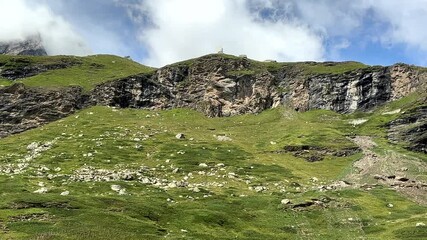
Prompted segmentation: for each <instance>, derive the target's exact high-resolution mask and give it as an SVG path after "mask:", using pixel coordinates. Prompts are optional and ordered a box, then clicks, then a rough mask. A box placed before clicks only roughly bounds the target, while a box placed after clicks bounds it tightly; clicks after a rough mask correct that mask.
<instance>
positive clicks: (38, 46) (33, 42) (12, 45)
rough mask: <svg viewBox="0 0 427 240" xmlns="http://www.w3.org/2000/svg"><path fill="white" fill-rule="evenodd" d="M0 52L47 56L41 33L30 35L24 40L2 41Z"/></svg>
mask: <svg viewBox="0 0 427 240" xmlns="http://www.w3.org/2000/svg"><path fill="white" fill-rule="evenodd" d="M0 54H6V55H32V56H46V55H47V53H46V50H45V48H44V46H43V44H42V40H41V38H40V35H35V36H30V37H28V38H27V39H25V40H23V41H19V40H17V41H11V42H0Z"/></svg>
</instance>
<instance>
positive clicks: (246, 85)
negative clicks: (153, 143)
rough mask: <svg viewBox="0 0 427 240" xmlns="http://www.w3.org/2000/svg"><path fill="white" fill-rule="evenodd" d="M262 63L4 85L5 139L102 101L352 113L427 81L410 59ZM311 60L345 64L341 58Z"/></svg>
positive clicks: (0, 128)
mask: <svg viewBox="0 0 427 240" xmlns="http://www.w3.org/2000/svg"><path fill="white" fill-rule="evenodd" d="M260 64H261V63H259V62H254V61H251V60H249V59H247V58H236V57H233V58H230V57H224V56H222V55H209V56H205V57H201V58H199V59H196V60H193V61H191V62H184V63H178V64H174V65H169V66H166V67H163V68H161V69H158V70H157V71H156V72H154V73H152V74H144V75H139V76H133V77H128V78H124V79H120V80H116V81H111V82H106V83H103V84H100V85H98V86H97V87H95V88H94V89H93V90H92V91H91V92H89V93H87V94H83V91H82V89H80V88H78V87H74V88H67V89H62V90H54V91H52V90H50V91H49V90H44V89H29V88H26V87H24V86H22V85H15V86H12V87H9V88H4V89H3V90H0V91H1V92H0V113H1V116H0V117H1V118H0V119H1V125H0V136H5V135H8V134H10V133H15V132H19V131H23V130H25V129H28V128H32V127H35V126H38V125H40V124H43V123H46V122H49V121H53V120H56V119H59V118H61V117H64V116H66V115H68V114H70V113H72V112H74V111H75V110H76V109H80V108H83V107H85V106H90V105H96V104H99V105H107V106H117V107H132V108H150V109H169V108H177V107H188V108H192V109H196V110H198V111H201V112H203V113H205V114H206V115H207V116H210V117H222V116H231V115H236V114H244V113H258V112H260V111H262V110H265V109H268V108H272V107H277V106H283V105H284V106H288V107H291V108H294V109H296V110H298V111H307V110H310V109H328V110H333V111H336V112H340V113H351V112H354V111H356V110H370V109H372V108H373V107H376V106H378V105H381V104H383V103H386V102H388V101H393V100H396V99H399V98H402V97H404V96H407V95H408V94H411V93H413V92H415V91H417V90H420V89H424V90H425V89H426V84H427V74H426V73H425V72H424V71H420V70H419V69H418V68H416V67H412V66H408V65H404V64H397V65H393V66H391V67H363V68H356V69H353V70H348V71H343V72H333V71H331V72H326V73H325V72H323V73H316V72H307V70H306V68H304V66H305V65H304V64H302V65H298V64H294V65H278V64H276V65H275V64H272V65H271V66H272V67H271V66H270V67H260V66H264V65H262V64H261V65H260ZM311 64H315V66H317V65H319V66H320V67H329V68H331V69H335V68H336V67H339V63H323V64H320V63H311ZM316 64H317V65H316Z"/></svg>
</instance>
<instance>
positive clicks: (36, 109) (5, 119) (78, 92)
mask: <svg viewBox="0 0 427 240" xmlns="http://www.w3.org/2000/svg"><path fill="white" fill-rule="evenodd" d="M86 102H87V96H85V95H84V94H83V93H82V89H81V88H80V87H71V88H65V89H60V90H45V89H38V88H27V87H25V86H24V85H23V84H14V85H12V86H10V87H7V88H3V89H0V138H1V137H5V136H8V135H10V134H14V133H19V132H22V131H25V130H28V129H31V128H35V127H38V126H40V125H43V124H45V123H49V122H52V121H55V120H58V119H60V118H63V117H66V116H68V115H69V114H71V113H73V112H74V111H75V110H77V109H81V108H83V107H85V103H86Z"/></svg>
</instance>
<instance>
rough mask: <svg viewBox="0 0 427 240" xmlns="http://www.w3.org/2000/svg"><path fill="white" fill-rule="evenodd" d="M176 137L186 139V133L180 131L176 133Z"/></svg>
mask: <svg viewBox="0 0 427 240" xmlns="http://www.w3.org/2000/svg"><path fill="white" fill-rule="evenodd" d="M175 137H176V139H185V135H184V133H178V134H177V135H175Z"/></svg>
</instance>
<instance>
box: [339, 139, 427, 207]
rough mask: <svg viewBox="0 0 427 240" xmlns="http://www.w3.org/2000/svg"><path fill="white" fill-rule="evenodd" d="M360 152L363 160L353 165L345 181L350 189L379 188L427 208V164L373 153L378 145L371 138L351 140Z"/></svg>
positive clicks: (390, 154) (396, 156) (387, 152)
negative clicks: (371, 186)
mask: <svg viewBox="0 0 427 240" xmlns="http://www.w3.org/2000/svg"><path fill="white" fill-rule="evenodd" d="M350 140H351V141H353V142H354V143H355V144H356V145H357V146H359V148H361V149H362V151H363V157H362V158H361V159H360V160H358V161H356V162H355V163H354V164H353V171H352V172H351V173H350V174H348V175H347V176H346V177H345V178H344V180H345V181H348V182H351V183H353V184H352V185H353V187H363V186H364V185H372V184H374V185H375V184H381V185H385V186H389V187H391V188H393V189H395V190H396V191H398V192H401V193H404V194H405V195H407V196H410V197H411V199H413V200H414V201H416V202H418V203H422V204H427V182H426V179H425V178H426V174H427V164H426V163H424V162H422V161H420V160H418V159H415V158H409V157H408V156H405V155H403V154H400V153H397V152H395V151H391V150H387V151H384V153H381V154H377V153H375V152H374V149H375V147H377V144H376V143H375V142H374V141H373V140H372V138H371V137H367V136H357V137H354V138H350Z"/></svg>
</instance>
